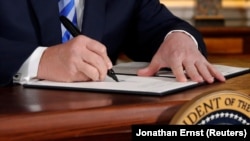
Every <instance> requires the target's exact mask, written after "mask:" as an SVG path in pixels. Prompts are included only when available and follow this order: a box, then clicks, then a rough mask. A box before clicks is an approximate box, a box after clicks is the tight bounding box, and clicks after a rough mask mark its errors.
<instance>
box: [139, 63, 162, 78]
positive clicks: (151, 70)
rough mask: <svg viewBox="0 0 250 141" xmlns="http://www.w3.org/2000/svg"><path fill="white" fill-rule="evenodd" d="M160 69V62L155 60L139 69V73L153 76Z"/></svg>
mask: <svg viewBox="0 0 250 141" xmlns="http://www.w3.org/2000/svg"><path fill="white" fill-rule="evenodd" d="M159 69H160V65H159V64H158V63H154V62H153V61H152V62H151V63H150V64H149V65H148V66H147V67H146V68H143V69H140V70H138V72H137V75H139V76H153V75H155V73H156V72H158V71H159Z"/></svg>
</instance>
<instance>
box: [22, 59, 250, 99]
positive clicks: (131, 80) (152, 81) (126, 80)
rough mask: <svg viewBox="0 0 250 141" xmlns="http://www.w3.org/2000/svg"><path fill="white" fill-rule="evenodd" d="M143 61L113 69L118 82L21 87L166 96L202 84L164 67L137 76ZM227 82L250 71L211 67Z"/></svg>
mask: <svg viewBox="0 0 250 141" xmlns="http://www.w3.org/2000/svg"><path fill="white" fill-rule="evenodd" d="M147 65H148V63H146V62H128V63H120V64H118V65H115V66H114V67H113V70H114V71H115V72H116V74H117V77H118V79H119V81H120V82H116V81H114V80H113V79H111V78H109V77H107V78H106V79H105V80H104V81H102V82H73V83H63V82H52V81H47V80H38V79H33V80H30V81H28V82H26V83H24V84H23V86H24V87H26V88H47V89H48V88H50V89H65V90H66V89H67V90H79V91H93V92H103V93H105V92H108V93H124V94H141V95H166V94H170V93H175V92H179V91H183V90H186V89H190V88H193V87H197V86H199V85H204V84H206V83H197V82H194V81H191V80H189V81H187V82H177V81H176V79H175V76H174V75H173V74H172V72H171V70H170V69H167V68H163V69H161V70H160V71H159V72H158V73H157V74H156V75H155V76H150V77H141V76H137V75H136V72H137V70H138V69H140V68H143V67H146V66H147ZM214 66H215V68H216V69H217V70H219V71H220V72H221V73H222V74H223V75H224V76H225V77H226V78H227V79H228V78H231V77H235V76H238V75H242V74H245V73H249V72H250V68H243V67H234V66H226V65H219V64H214Z"/></svg>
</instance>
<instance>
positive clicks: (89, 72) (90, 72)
mask: <svg viewBox="0 0 250 141" xmlns="http://www.w3.org/2000/svg"><path fill="white" fill-rule="evenodd" d="M77 69H78V70H79V73H78V74H81V75H80V76H79V75H78V76H79V79H78V80H81V79H84V80H88V79H87V78H89V80H93V81H99V80H100V79H99V78H100V76H99V71H98V69H97V68H96V67H93V66H92V65H90V64H88V63H86V62H84V61H82V62H81V63H78V65H77ZM86 77H87V78H86Z"/></svg>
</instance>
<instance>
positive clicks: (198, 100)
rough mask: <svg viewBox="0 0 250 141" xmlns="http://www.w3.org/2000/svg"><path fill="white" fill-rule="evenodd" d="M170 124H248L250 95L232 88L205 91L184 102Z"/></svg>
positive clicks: (249, 123)
mask: <svg viewBox="0 0 250 141" xmlns="http://www.w3.org/2000/svg"><path fill="white" fill-rule="evenodd" d="M170 124H172V125H173V124H177V125H178V124H180V125H250V95H249V94H245V93H240V92H236V91H233V90H224V91H217V92H210V93H205V94H203V95H200V96H197V97H195V98H194V99H192V100H191V101H189V102H187V103H186V104H184V105H183V106H182V107H181V109H180V110H179V111H178V112H177V113H176V114H175V115H174V117H173V118H172V120H171V121H170Z"/></svg>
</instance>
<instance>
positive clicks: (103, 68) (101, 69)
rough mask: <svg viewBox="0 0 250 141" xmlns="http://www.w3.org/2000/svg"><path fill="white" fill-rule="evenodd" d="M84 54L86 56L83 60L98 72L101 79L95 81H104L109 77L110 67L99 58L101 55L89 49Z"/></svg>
mask: <svg viewBox="0 0 250 141" xmlns="http://www.w3.org/2000/svg"><path fill="white" fill-rule="evenodd" d="M84 54H85V55H83V56H82V60H83V61H84V62H86V63H87V64H88V65H90V66H91V67H94V68H95V69H96V70H97V72H96V73H98V76H99V78H98V79H94V80H104V78H105V77H106V75H107V70H108V66H107V65H106V62H105V61H104V60H103V58H102V57H101V56H99V54H96V53H95V52H92V51H90V50H88V49H86V50H85V51H84ZM88 73H89V74H91V76H92V75H93V74H92V73H90V72H88Z"/></svg>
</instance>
